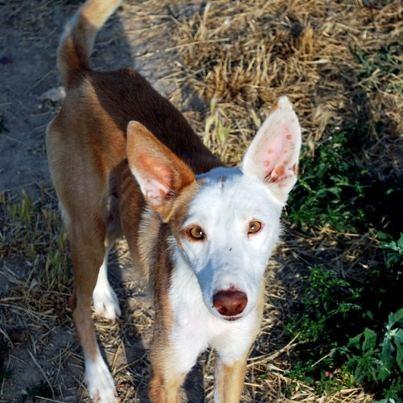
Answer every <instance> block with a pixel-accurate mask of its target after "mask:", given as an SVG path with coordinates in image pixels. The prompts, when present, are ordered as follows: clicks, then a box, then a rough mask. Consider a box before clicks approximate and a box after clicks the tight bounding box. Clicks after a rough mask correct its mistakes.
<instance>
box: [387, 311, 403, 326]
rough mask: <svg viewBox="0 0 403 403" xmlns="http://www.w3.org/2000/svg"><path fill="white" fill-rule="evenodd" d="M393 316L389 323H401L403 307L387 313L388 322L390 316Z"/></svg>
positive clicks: (402, 322)
mask: <svg viewBox="0 0 403 403" xmlns="http://www.w3.org/2000/svg"><path fill="white" fill-rule="evenodd" d="M391 316H392V317H393V321H394V323H392V324H391V326H393V325H394V324H395V323H399V324H400V325H403V308H400V309H399V310H398V311H396V312H395V313H393V314H390V315H389V322H390V317H391Z"/></svg>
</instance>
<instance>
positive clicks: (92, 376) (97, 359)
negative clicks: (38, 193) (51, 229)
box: [68, 216, 115, 403]
mask: <svg viewBox="0 0 403 403" xmlns="http://www.w3.org/2000/svg"><path fill="white" fill-rule="evenodd" d="M76 218H81V220H80V219H77V220H76V221H71V222H70V225H69V228H68V232H69V235H70V245H71V253H72V259H73V266H74V294H73V307H72V308H73V318H74V322H75V325H76V329H77V333H78V336H79V339H80V343H81V346H82V349H83V353H84V359H85V379H86V383H87V386H88V391H89V394H90V396H91V398H92V399H93V400H94V401H97V402H102V403H111V402H114V401H115V387H114V383H113V379H112V376H111V374H110V372H109V369H108V367H107V365H106V363H105V361H104V360H103V358H102V356H101V353H100V350H99V347H98V343H97V340H96V336H95V329H94V323H93V321H92V318H91V299H92V296H93V292H94V288H95V285H96V283H97V279H98V275H99V271H100V267H101V266H102V263H103V260H104V256H105V253H106V250H105V249H106V248H105V236H106V228H105V224H104V221H103V220H102V218H101V217H97V216H93V217H91V218H89V217H88V216H87V217H85V218H84V216H81V217H76ZM102 270H104V273H103V274H102V275H106V267H105V268H104V269H102ZM101 278H102V277H101ZM100 281H101V284H102V281H103V282H104V281H105V279H102V280H100ZM103 285H104V286H105V282H104V284H103ZM108 285H109V283H108Z"/></svg>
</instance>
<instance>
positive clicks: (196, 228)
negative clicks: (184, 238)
mask: <svg viewBox="0 0 403 403" xmlns="http://www.w3.org/2000/svg"><path fill="white" fill-rule="evenodd" d="M186 232H187V234H188V236H189V237H190V238H191V239H193V240H194V241H203V240H204V239H206V234H205V233H204V231H203V229H202V227H200V225H193V226H192V227H190V228H188V230H187V231H186Z"/></svg>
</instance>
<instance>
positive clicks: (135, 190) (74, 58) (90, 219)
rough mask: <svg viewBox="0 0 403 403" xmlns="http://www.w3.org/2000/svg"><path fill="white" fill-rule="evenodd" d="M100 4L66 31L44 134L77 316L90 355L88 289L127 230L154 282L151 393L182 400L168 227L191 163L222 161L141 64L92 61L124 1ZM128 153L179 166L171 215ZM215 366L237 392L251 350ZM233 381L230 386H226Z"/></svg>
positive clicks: (183, 199)
mask: <svg viewBox="0 0 403 403" xmlns="http://www.w3.org/2000/svg"><path fill="white" fill-rule="evenodd" d="M97 4H98V3H97V1H96V0H90V1H89V2H87V3H85V4H84V6H83V7H82V8H81V11H80V13H79V14H78V18H77V20H76V21H77V22H76V24H75V25H74V26H73V27H72V28H71V29H70V31H68V32H67V34H66V36H65V37H64V39H63V40H62V43H61V46H60V49H59V68H60V70H61V73H62V77H63V78H64V80H65V83H66V86H67V89H68V91H67V97H66V99H65V101H64V104H63V106H62V108H61V111H60V112H59V114H58V116H57V117H56V118H55V119H54V120H53V121H52V122H51V123H50V125H49V127H48V130H47V139H46V141H47V152H48V160H49V166H50V170H51V175H52V180H53V183H54V186H55V189H56V192H57V195H58V198H59V202H60V205H61V208H62V211H63V213H64V216H65V223H66V227H67V230H68V234H69V239H70V244H71V253H72V259H73V266H74V292H73V297H72V301H74V304H72V308H73V318H74V322H75V324H76V328H77V332H78V335H79V338H80V342H81V345H82V348H83V351H84V354H85V356H86V357H90V358H91V357H94V356H95V355H96V348H97V347H96V346H97V345H96V337H95V331H94V325H93V322H92V319H91V309H90V306H91V299H92V293H93V290H94V286H95V284H96V281H97V276H98V272H99V268H100V266H101V264H102V261H103V257H104V254H105V252H106V250H107V249H108V247H109V246H110V245H111V244H112V243H113V241H114V239H115V238H116V236H117V235H118V234H119V233H120V231H122V232H123V234H124V235H125V236H126V238H127V240H128V244H129V248H130V252H131V254H132V257H133V259H134V260H135V261H136V263H138V264H139V265H140V266H141V267H142V268H143V270H144V271H145V272H146V273H148V272H150V274H151V276H150V277H151V283H152V288H153V291H154V301H155V309H156V318H155V326H154V336H153V341H152V349H151V363H152V367H153V378H152V380H151V382H150V398H151V400H152V401H153V402H166V403H174V402H175V403H176V402H177V401H178V399H179V396H180V394H179V391H180V386H181V384H182V382H183V379H184V377H185V374H183V376H179V377H177V376H176V377H174V378H173V377H172V375H171V374H170V371H169V368H170V367H172V366H174V365H175V362H174V356H173V354H171V347H170V346H169V344H168V342H167V340H168V338H167V334H168V332H169V329H170V328H171V325H172V312H171V308H170V305H169V300H168V290H169V282H170V273H171V270H172V267H171V262H170V259H169V256H168V252H167V250H168V245H167V237H168V235H169V234H175V233H176V232H177V231H178V230H179V227H180V225H181V222H182V220H183V217H184V216H185V215H186V212H187V206H188V204H189V201H190V200H191V199H192V197H193V195H194V193H195V192H196V191H197V187H198V185H197V183H196V182H195V178H194V173H196V174H198V173H203V172H206V171H209V170H210V169H212V168H215V167H217V166H220V165H222V164H221V162H220V161H219V160H218V159H217V158H216V157H214V156H213V155H212V154H211V152H210V151H209V150H208V149H207V148H206V147H205V146H204V145H203V144H202V142H201V140H200V139H199V137H198V136H197V135H196V134H195V133H194V132H193V130H192V129H191V127H190V126H189V124H188V123H187V122H186V120H185V119H184V117H183V116H182V115H181V114H180V113H179V112H178V111H177V110H176V109H175V108H174V107H173V106H172V105H171V104H170V103H169V102H168V101H167V100H166V99H164V98H163V97H161V96H160V95H159V94H158V93H157V92H156V91H155V90H154V89H153V88H152V87H151V86H150V84H148V83H147V82H146V80H144V79H143V78H142V77H141V76H140V74H138V73H136V72H135V71H133V70H129V69H125V70H119V71H115V72H109V73H99V72H93V71H91V70H90V68H89V62H88V58H89V52H90V49H91V47H92V41H93V39H94V36H95V33H96V30H97V29H98V28H99V26H100V25H102V23H103V21H104V20H105V18H106V17H107V16H108V15H109V14H110V13H111V9H112V8H113V7H116V5H117V4H118V2H117V1H114V2H111V3H110V4H109V6H108V7H106V8H102V7H101V8H99V7H98V6H97ZM133 120H135V121H137V122H139V123H134V124H132V126H131V129H129V134H128V135H126V128H127V125H128V122H129V121H133ZM130 130H132V131H133V133H131V132H130ZM151 133H152V134H151ZM159 142H161V143H159ZM147 144H153V149H154V150H155V149H156V148H157V149H158V147H159V149H160V152H159V155H151V154H148V153H147V152H146V153H145V154H144V153H143V154H141V155H139V150H143V151H144V150H147V146H146V145H147ZM156 145H157V146H158V147H156ZM127 159H129V161H130V165H131V166H135V165H138V166H139V169H145V170H146V169H147V167H148V166H149V164H152V165H153V166H154V164H155V163H156V162H157V161H158V160H160V159H162V160H164V159H166V160H167V161H169V163H170V165H171V166H173V167H174V169H175V170H176V171H175V172H178V175H176V174H175V172H174V173H173V174H172V175H173V176H172V177H170V178H169V180H170V181H171V183H170V186H171V187H172V188H173V191H174V192H173V193H172V195H170V196H169V197H172V200H170V205H169V208H168V209H166V208H165V207H164V209H165V210H164V209H162V208H161V210H158V208H157V209H156V211H158V212H159V213H160V215H161V217H162V219H163V220H164V221H167V222H168V224H164V223H162V222H161V220H160V218H159V217H158V215H157V214H155V213H152V214H148V215H147V214H144V212H145V207H146V202H145V200H144V198H143V196H142V194H141V192H140V189H139V185H138V184H137V182H136V181H135V179H134V177H133V175H132V173H131V172H130V169H129V165H128V160H127ZM245 359H246V357H245ZM219 369H220V370H219V374H218V385H219V390H220V392H219V393H221V394H222V396H224V400H223V402H224V401H225V402H233V401H236V397H237V396H238V397H239V396H240V393H241V390H242V380H243V375H244V369H245V360H242V362H241V361H240V362H239V363H236V364H235V365H234V366H233V367H231V368H229V367H226V366H225V365H221V364H220V365H219ZM224 385H225V387H224ZM229 385H230V387H231V388H233V392H225V390H227V389H228V386H229ZM226 393H230V394H229V395H227V394H226Z"/></svg>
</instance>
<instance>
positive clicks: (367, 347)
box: [362, 328, 376, 351]
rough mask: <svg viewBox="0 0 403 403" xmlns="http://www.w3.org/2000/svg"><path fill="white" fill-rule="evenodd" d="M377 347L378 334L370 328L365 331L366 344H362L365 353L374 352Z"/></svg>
mask: <svg viewBox="0 0 403 403" xmlns="http://www.w3.org/2000/svg"><path fill="white" fill-rule="evenodd" d="M375 346H376V333H375V332H374V331H373V330H371V329H368V328H365V330H364V342H363V343H362V350H363V351H373V350H374V349H375Z"/></svg>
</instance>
